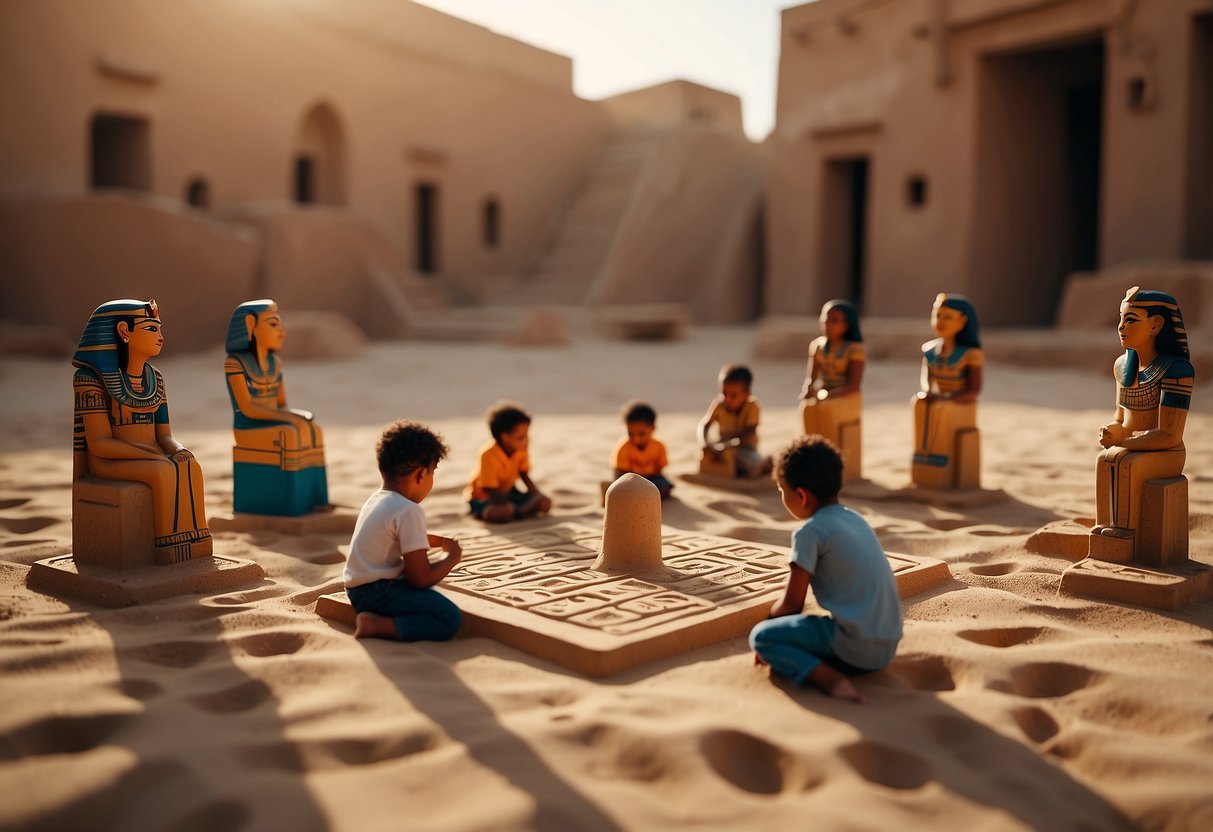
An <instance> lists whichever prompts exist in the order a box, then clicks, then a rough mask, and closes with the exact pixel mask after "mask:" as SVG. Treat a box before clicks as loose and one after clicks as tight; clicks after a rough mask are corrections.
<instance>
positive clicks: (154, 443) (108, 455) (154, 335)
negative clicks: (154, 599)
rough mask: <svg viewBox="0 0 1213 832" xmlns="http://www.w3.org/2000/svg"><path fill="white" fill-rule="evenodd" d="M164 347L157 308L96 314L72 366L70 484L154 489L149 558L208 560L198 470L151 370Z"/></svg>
mask: <svg viewBox="0 0 1213 832" xmlns="http://www.w3.org/2000/svg"><path fill="white" fill-rule="evenodd" d="M163 346H164V328H163V325H162V324H161V322H160V313H159V309H158V308H157V306H156V301H154V300H147V301H143V300H112V301H109V302H108V303H103V304H101V305H100V306H98V307H97V309H96V311H94V312H93V314H92V317H90V318H89V320H88V324H86V325H85V327H84V333H83V334H82V335H81V336H80V345H79V346H78V347H76V354H75V355H74V356H73V358H72V364H74V365H75V366H76V367H77V368H78V369H77V370H76V374H75V378H74V379H73V381H72V384H73V387H74V388H75V398H76V402H75V425H74V434H75V436H74V454H73V467H74V472H73V481H74V483H79V482H80V481H81V480H82V479H84V478H86V477H91V478H96V479H101V480H120V481H128V482H141V483H144V484H145V485H147V486H148V487H149V488H150V489H151V497H152V499H151V507H152V512H151V513H152V529H153V535H154V539H153V541H152V545H153V548H152V557H153V560H154V561H155V562H156V563H159V564H170V563H176V562H179V561H186V560H190V559H191V558H200V557H208V556H210V555H211V552H212V541H211V535H210V532H209V531H208V530H207V525H206V512H205V510H204V508H203V482H202V469H201V468H199V466H198V462H197V461H196V460H195V459H194V455H193V454H192V453H190V452H189V450H187V449H186V448H185V447H184V446H182V444H181V443H180V442H178V441H177V440H176V439H174V438H173V434H172V429H171V425H170V423H169V414H168V394H167V392H166V391H165V387H164V377H163V376H162V375H161V374H160V371H159V370H157V369H156V368H155V367H153V366H152V365H151V364H149V363H148V359H150V358H152V357H153V356H156V355H159V354H160V350H161V348H162V347H163Z"/></svg>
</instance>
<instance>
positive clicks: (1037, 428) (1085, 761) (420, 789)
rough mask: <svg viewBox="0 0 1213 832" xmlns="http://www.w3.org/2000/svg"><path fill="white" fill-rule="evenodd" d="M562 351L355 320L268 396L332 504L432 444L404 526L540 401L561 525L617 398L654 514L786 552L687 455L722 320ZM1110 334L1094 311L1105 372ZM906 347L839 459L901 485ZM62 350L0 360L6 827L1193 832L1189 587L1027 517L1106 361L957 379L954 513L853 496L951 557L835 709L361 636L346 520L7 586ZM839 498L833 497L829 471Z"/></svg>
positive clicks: (661, 673) (1098, 393)
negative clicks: (504, 417) (184, 567)
mask: <svg viewBox="0 0 1213 832" xmlns="http://www.w3.org/2000/svg"><path fill="white" fill-rule="evenodd" d="M571 329H572V331H573V332H574V333H575V335H574V338H573V340H572V342H571V343H570V344H569V345H568V346H565V347H543V348H502V347H498V346H493V345H484V344H480V345H458V344H426V343H418V342H402V343H379V344H373V345H372V346H371V347H370V348H369V350H368V352H367V353H366V354H365V355H364V356H363V357H361V358H358V359H352V360H346V361H341V362H319V361H315V362H304V361H295V362H293V363H291V364H288V366H287V381H288V387H289V390H290V394H291V400H292V403H293V404H295V405H297V406H300V407H306V408H309V409H312V410H314V411H315V412H316V413H317V415H318V420H319V421H320V422H321V423H322V424H323V425H324V427H325V428H326V431H327V436H328V441H329V456H328V458H329V482H330V490H331V496H332V499H333V500H334V502H337V503H339V504H343V505H348V506H351V507H357V506H358V505H360V504H361V502H362V500H363V499H364V498H365V497H366V495H367V494H368V493H370V492H371V491H372V490H373V489H374V488H375V487H376V486H377V484H378V482H377V478H376V474H375V470H374V461H373V452H372V448H373V444H374V441H375V439H376V437H377V435H378V432H379V430H380V428H381V426H382V425H383V424H385V423H386V422H388V421H390V420H392V419H395V418H398V417H407V418H412V419H418V420H421V421H424V422H426V423H428V424H430V425H431V426H433V427H434V428H435V429H437V430H439V431H440V432H442V433H443V434H444V435H445V436H446V438H447V440H448V442H449V444H450V445H451V448H452V453H451V455H450V457H449V459H448V460H447V461H445V462H444V463H443V464H442V465H441V466H440V468H439V470H438V476H437V485H436V488H435V491H434V493H433V494H432V495H431V497H430V498H429V499H428V500H427V501H426V503H425V507H426V510H427V514H428V516H429V519H430V525H431V529H433V530H435V531H442V530H448V531H451V532H454V533H456V534H458V532H459V530H460V529H466V528H469V527H471V526H472V525H474V521H471V520H470V519H469V518H468V517H467V516H466V515H465V513H464V504H463V502H462V499H461V490H462V487H463V485H464V481H465V478H466V476H467V474H468V472H469V471H470V468H471V466H472V461H473V459H474V456H475V454H476V451H477V449H478V448H479V446H480V445H481V444H482V443H483V442H484V441H485V440H486V438H487V436H486V430H485V427H484V424H483V416H482V415H483V412H484V410H485V408H486V407H487V406H488V405H489V404H491V403H492V402H493V401H494V400H496V399H497V398H499V397H510V398H515V399H518V400H520V401H521V402H523V403H524V404H526V405H527V406H528V407H529V408H530V409H532V411H533V412H534V414H535V421H534V423H533V425H532V436H533V440H532V447H531V452H532V457H533V460H534V478H535V480H536V481H537V482H538V483H539V484H540V485H541V486H542V487H544V488H545V490H546V491H547V492H548V493H549V494H550V495H551V496H552V497H553V498H554V500H555V502H556V508H555V511H554V516H555V519H557V520H575V521H577V522H584V523H588V524H598V523H600V522H601V505H600V501H599V494H600V492H599V482H600V480H602V479H603V478H604V477H605V476H606V475H607V469H608V465H609V454H610V451H611V449H612V448H613V446H614V444H615V442H616V441H617V439H618V438H619V436H620V435H621V433H622V425H621V424H620V423H619V419H618V410H619V408H620V406H621V405H622V404H623V402H624V401H625V400H626V399H629V398H632V397H640V398H646V399H648V400H650V401H651V402H652V403H653V404H654V405H655V406H656V408H657V410H658V412H659V414H660V418H659V422H658V431H657V435H658V436H659V437H660V438H662V439H663V440H664V441H665V442H666V443H667V444H668V446H669V448H670V453H671V468H670V473H672V474H673V475H674V479H675V481H676V482H677V483H678V485H677V488H676V489H675V495H676V498H677V499H675V500H672V501H668V502H667V503H666V504H665V505H664V518H663V519H664V522H665V523H666V524H667V525H669V526H672V527H675V528H679V529H686V530H699V531H702V532H707V533H711V534H717V535H723V536H728V537H733V538H738V539H742V540H751V541H757V542H761V543H766V544H773V545H786V544H787V542H788V536H789V533H790V531H791V530H792V529H793V528H794V526H795V521H793V520H792V519H791V518H789V517H787V516H786V515H785V514H784V512H783V510H782V508H781V506H780V504H779V500H778V497H777V495H776V494H775V493H774V492H768V493H759V494H741V493H731V492H724V491H715V490H711V489H707V488H703V487H700V486H696V485H692V484H689V483H685V482H682V481H681V480H679V479H678V475H679V474H682V473H687V472H690V471H692V470H693V469H694V466H695V460H696V459H697V449H696V447H695V441H694V439H693V435H694V425H695V423H696V421H697V420H698V419H699V417H700V415H701V414H702V412H703V410H704V408H705V407H706V405H707V402H708V400H709V399H710V398H711V396H712V395H713V393H714V380H715V375H716V371H717V369H718V367H719V366H720V365H721V364H722V363H724V362H726V361H733V360H746V359H747V358H748V356H749V351H750V344H751V342H752V339H753V335H754V330H753V329H752V328H746V327H737V328H692V329H691V330H690V331H689V333H688V336H687V338H686V339H685V340H682V341H678V342H673V343H624V342H608V341H603V340H599V339H598V338H597V337H596V336H594V335H591V334H589V332H588V328H585V327H572V328H571ZM1115 355H1116V345H1115V341H1114V336H1113V337H1112V338H1110V344H1109V356H1108V362H1109V365H1110V363H1111V361H1112V359H1113V358H1114V357H1115ZM222 358H223V357H222V355H221V354H220V353H219V352H217V351H216V352H214V353H208V354H201V355H176V354H173V352H172V344H171V330H170V342H169V345H168V348H167V351H166V354H165V355H164V356H162V357H161V358H160V359H159V360H158V361H157V365H158V366H159V367H160V368H161V369H162V370H163V372H164V374H165V377H166V379H167V383H168V389H169V393H170V397H171V412H172V416H173V428H174V435H175V436H176V437H177V438H178V439H180V440H181V441H183V442H184V443H185V444H186V445H187V446H189V447H190V448H191V449H193V450H194V452H195V454H196V455H197V456H198V458H199V459H200V460H201V462H202V465H203V468H204V471H205V472H206V476H207V503H208V506H209V507H210V510H211V511H212V512H213V513H221V512H224V511H227V510H229V509H230V498H231V484H232V482H231V464H230V459H231V457H230V445H231V434H230V432H229V430H228V427H229V424H230V414H229V410H228V404H227V394H226V392H225V390H224V386H223V376H222V373H221V366H222ZM751 365H752V367H753V368H754V370H755V373H756V379H757V381H756V387H755V393H756V395H757V396H758V397H759V398H760V399H761V400H762V402H763V404H764V411H763V412H764V422H763V426H762V434H761V435H762V442H763V445H764V447H765V448H766V449H767V450H770V451H774V450H777V448H778V447H779V446H780V445H781V444H783V443H784V442H786V441H787V440H788V439H789V438H790V437H791V436H792V435H793V434H794V432H795V430H796V395H797V392H798V391H799V388H800V383H801V379H802V373H803V366H802V364H801V363H799V362H794V361H768V360H762V361H757V360H756V361H753V362H751ZM917 379H918V368H917V367H916V366H915V365H914V364H912V363H907V362H887V363H882V362H874V363H873V365H872V366H871V367H870V368H869V372H868V377H867V379H866V383H865V401H866V403H867V409H866V415H865V426H864V442H865V447H864V463H865V473H866V474H867V476H868V477H869V478H870V479H871V480H872V481H873V482H874V483H876V484H878V485H882V486H885V487H888V488H899V487H901V486H903V485H905V484H906V482H907V481H908V477H909V464H908V463H909V450H908V443H909V435H910V432H911V427H910V410H909V406H908V399H909V397H910V395H911V394H912V393H913V392H914V390H915V389H916V386H917ZM70 380H71V369H70V367H69V366H68V364H67V362H66V361H63V360H60V361H48V360H42V359H25V358H11V357H10V358H5V359H3V360H2V363H0V401H2V402H3V404H2V405H0V454H2V456H0V668H2V670H0V672H2V674H3V675H2V676H0V731H2V732H3V736H4V739H3V746H2V749H3V750H2V755H0V827H3V828H6V829H7V828H20V829H72V830H76V829H124V830H125V829H129V830H143V829H147V830H161V829H172V830H195V829H196V830H204V829H205V830H240V829H290V830H311V829H351V830H355V829H356V830H374V829H441V830H472V829H476V830H480V829H528V828H535V829H548V830H568V829H658V828H661V829H665V828H691V827H694V828H706V829H738V828H754V829H770V828H788V829H803V828H814V829H898V828H908V827H923V828H928V827H929V828H933V829H945V830H947V829H956V830H960V829H965V830H968V829H990V830H994V829H1078V830H1115V829H1131V828H1138V827H1141V828H1147V829H1176V830H1178V829H1188V830H1197V829H1213V786H1211V784H1213V697H1211V695H1210V690H1211V683H1213V633H1211V632H1210V630H1211V629H1213V603H1211V602H1204V603H1201V604H1197V605H1193V606H1190V607H1187V608H1185V609H1182V610H1179V611H1177V612H1169V613H1162V612H1156V611H1150V610H1146V609H1143V608H1138V607H1133V606H1127V605H1116V604H1108V603H1101V602H1097V601H1089V600H1083V599H1078V598H1073V597H1067V596H1061V595H1059V594H1058V585H1059V581H1060V575H1061V572H1062V570H1063V569H1064V568H1065V567H1066V566H1068V565H1069V562H1068V561H1066V560H1063V559H1061V558H1051V557H1046V556H1041V555H1034V554H1029V553H1028V551H1027V549H1026V548H1025V542H1026V540H1027V537H1028V535H1029V534H1031V533H1032V532H1034V531H1035V530H1037V529H1038V528H1040V527H1041V526H1043V525H1044V524H1045V523H1047V522H1050V521H1052V520H1057V519H1066V518H1073V517H1080V516H1090V515H1091V514H1092V513H1093V499H1094V483H1093V459H1094V456H1095V453H1096V451H1097V447H1096V445H1095V442H1094V437H1095V433H1096V430H1097V427H1098V426H1099V425H1100V424H1102V423H1103V420H1104V419H1105V418H1106V417H1107V416H1108V415H1109V413H1110V409H1111V402H1112V396H1113V391H1112V384H1111V380H1110V373H1096V372H1092V371H1091V370H1056V371H1042V370H1039V369H1032V370H1030V371H1029V370H1018V369H1015V368H1013V367H1010V366H1005V365H994V366H991V367H990V368H989V369H988V372H987V389H986V392H985V393H984V394H983V396H982V399H981V403H980V415H979V418H980V424H981V428H982V431H983V439H984V444H983V456H984V470H983V482H984V485H985V486H986V487H987V488H989V489H1001V490H1002V491H1003V492H1005V495H1006V498H1005V499H1002V500H998V501H994V502H991V503H989V504H987V505H978V506H973V507H969V508H937V507H933V506H931V505H929V504H923V503H919V502H908V501H896V500H893V501H889V500H879V501H867V500H863V499H854V500H850V501H849V504H850V505H852V507H854V508H856V509H857V510H859V511H860V512H862V513H863V514H864V515H865V516H866V517H867V518H868V520H869V522H870V523H871V524H872V525H873V527H874V528H875V529H876V531H877V533H878V535H879V536H880V539H881V541H882V542H883V544H884V545H885V547H886V548H887V549H889V550H891V551H900V552H906V553H909V554H918V555H928V556H931V557H936V558H941V559H943V560H945V561H947V562H948V564H949V565H950V568H951V571H952V575H953V580H952V581H951V582H950V583H948V584H946V585H944V586H942V587H939V588H937V589H935V590H932V591H930V592H928V593H925V594H923V595H919V596H916V597H914V598H912V599H909V601H908V602H907V603H906V605H905V617H906V634H905V639H904V641H903V643H902V645H901V648H900V650H899V652H898V657H897V659H896V661H895V662H894V664H893V665H892V667H890V668H889V669H887V670H885V671H882V672H880V673H875V674H871V675H868V676H865V677H861V678H859V679H858V680H857V685H858V687H859V689H860V690H861V691H862V693H863V694H864V696H865V697H866V698H867V704H866V705H862V706H858V705H853V704H849V703H844V702H838V701H834V700H830V699H827V698H826V697H824V696H823V695H821V694H820V693H818V692H816V691H814V690H810V689H798V688H794V687H791V686H789V685H788V684H787V683H785V682H782V681H779V680H778V679H775V680H772V679H771V678H770V677H769V675H768V673H767V672H766V671H765V670H763V669H758V668H756V667H755V666H754V664H753V661H752V657H751V654H750V653H749V651H748V650H747V647H746V644H745V641H744V639H742V638H737V639H734V640H731V641H728V642H724V643H721V644H718V645H715V646H711V647H707V648H703V649H699V650H695V651H692V652H688V653H686V654H685V655H681V656H677V657H675V658H671V659H668V660H665V661H662V662H659V663H656V664H650V665H644V666H641V667H638V668H635V669H633V670H630V671H627V672H625V673H623V674H621V675H619V676H616V677H611V678H608V679H603V680H590V679H586V678H583V677H580V676H578V675H576V674H572V673H570V672H568V671H565V670H562V669H561V668H559V667H557V666H554V665H551V664H548V663H545V662H543V661H540V660H538V659H534V658H532V657H530V656H528V655H526V654H524V653H521V652H518V651H516V650H513V649H511V648H508V647H504V646H502V645H500V644H498V643H496V642H494V641H491V640H488V639H481V638H471V639H457V640H456V641H454V642H451V643H447V644H418V645H404V644H399V643H392V642H385V641H357V640H355V639H354V638H353V637H352V635H351V633H350V631H349V630H348V629H346V628H344V627H342V626H340V625H336V624H332V623H330V622H328V621H325V620H322V619H319V618H317V617H316V616H315V615H314V614H313V613H312V611H311V607H312V604H313V603H314V601H315V599H316V598H317V596H319V595H321V594H323V593H326V592H331V591H334V590H336V589H339V588H340V576H341V563H342V552H341V547H343V546H344V545H345V544H346V543H347V542H348V541H347V540H346V539H345V538H344V537H343V536H341V535H322V536H314V537H292V536H288V535H283V534H278V533H274V532H249V533H220V534H217V535H216V545H215V548H216V552H217V553H223V554H228V555H232V556H236V557H245V558H251V559H254V560H256V561H257V562H259V563H260V564H261V565H262V566H263V567H264V568H265V571H266V573H267V578H266V580H265V581H264V582H262V583H260V584H259V585H256V586H254V587H252V588H250V589H248V590H244V591H237V592H228V593H223V594H217V595H213V596H188V597H179V598H172V599H168V600H164V601H160V602H156V603H151V604H147V605H144V606H140V607H132V608H127V609H120V610H109V609H102V608H97V607H93V606H90V605H88V604H85V603H82V602H77V601H72V600H61V599H56V598H52V597H49V596H45V595H42V594H39V593H37V592H34V591H31V590H29V589H28V588H27V587H26V585H25V579H26V575H27V574H28V571H29V564H30V563H32V562H33V561H34V560H36V559H37V558H40V557H45V556H47V555H50V554H56V553H60V552H64V551H67V550H68V549H69V544H70V540H71V522H70V520H71V507H70V499H69V498H70V473H71V454H70V446H71V404H72V402H71V387H70ZM1210 405H1213V397H1211V396H1210V394H1209V392H1208V386H1207V385H1206V386H1205V387H1203V388H1200V389H1198V393H1197V396H1196V399H1195V402H1194V407H1193V412H1192V415H1191V416H1190V417H1189V420H1188V426H1187V434H1186V435H1187V445H1188V466H1187V473H1188V476H1189V479H1190V481H1191V526H1192V550H1193V553H1194V555H1195V556H1196V557H1197V558H1199V559H1202V560H1205V561H1210V560H1213V554H1211V553H1213V485H1211V483H1213V415H1210V414H1211V413H1213V407H1211V406H1210ZM844 501H845V494H844Z"/></svg>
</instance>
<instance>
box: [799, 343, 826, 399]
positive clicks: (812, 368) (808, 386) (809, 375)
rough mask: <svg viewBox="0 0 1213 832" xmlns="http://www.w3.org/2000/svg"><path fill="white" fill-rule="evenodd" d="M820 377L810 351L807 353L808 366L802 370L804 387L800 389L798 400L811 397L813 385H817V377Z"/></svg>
mask: <svg viewBox="0 0 1213 832" xmlns="http://www.w3.org/2000/svg"><path fill="white" fill-rule="evenodd" d="M820 375H821V370H819V369H818V367H817V362H816V361H815V360H814V356H813V352H812V350H810V351H809V366H807V367H805V370H804V386H803V387H801V388H800V398H802V399H807V398H808V397H809V396H811V395H813V389H814V385H815V384H816V383H817V378H818V376H820Z"/></svg>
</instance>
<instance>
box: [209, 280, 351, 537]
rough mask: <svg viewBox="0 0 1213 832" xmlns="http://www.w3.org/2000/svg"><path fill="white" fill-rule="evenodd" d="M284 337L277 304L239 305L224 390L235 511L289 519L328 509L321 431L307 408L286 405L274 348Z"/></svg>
mask: <svg viewBox="0 0 1213 832" xmlns="http://www.w3.org/2000/svg"><path fill="white" fill-rule="evenodd" d="M285 337H286V330H285V329H284V328H283V325H282V315H281V313H280V312H279V311H278V304H276V303H274V301H272V300H270V299H268V298H265V299H262V300H251V301H247V302H245V303H242V304H240V305H239V306H237V307H236V309H235V311H234V312H232V318H231V322H230V324H229V326H228V332H227V353H228V356H227V360H226V361H225V362H224V364H223V372H224V374H225V375H226V376H227V386H228V395H229V398H230V400H231V404H232V412H233V425H232V429H233V432H234V433H235V439H236V444H235V447H234V448H233V449H232V473H233V483H232V503H233V508H234V509H235V510H236V511H238V512H248V513H251V514H267V515H281V516H287V517H295V516H298V515H301V514H306V513H307V512H309V511H313V510H316V509H328V508H331V506H329V502H328V483H327V477H326V473H325V463H324V433H323V431H321V429H320V426H319V425H317V424H316V422H315V420H314V418H313V416H312V414H311V413H310V412H309V411H306V410H299V409H296V408H292V407H288V406H287V400H286V385H285V382H284V381H283V376H282V362H281V360H280V359H279V358H278V355H277V352H278V350H279V348H280V347H281V346H282V343H283V340H284V339H285Z"/></svg>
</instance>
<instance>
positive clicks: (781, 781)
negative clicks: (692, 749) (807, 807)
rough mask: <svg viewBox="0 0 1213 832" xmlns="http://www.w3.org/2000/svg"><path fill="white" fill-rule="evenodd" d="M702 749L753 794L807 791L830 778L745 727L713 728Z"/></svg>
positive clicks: (702, 740)
mask: <svg viewBox="0 0 1213 832" xmlns="http://www.w3.org/2000/svg"><path fill="white" fill-rule="evenodd" d="M699 750H700V752H701V753H702V754H703V758H704V760H706V761H707V764H708V765H709V766H711V768H712V771H714V772H716V774H717V775H719V776H720V777H721V778H722V779H724V780H726V781H728V782H729V783H731V784H732V785H734V786H736V787H737V788H739V789H741V790H742V791H746V792H749V793H751V794H765V795H772V794H781V793H784V792H790V791H792V792H805V791H809V790H810V789H814V788H816V787H817V786H820V785H821V784H822V783H824V782H825V779H826V778H825V772H824V770H823V768H822V767H820V766H814V765H812V764H810V762H809V761H808V760H804V759H802V758H799V757H796V756H795V755H793V754H790V753H789V752H787V751H786V750H784V749H782V748H780V747H779V746H777V745H772V744H771V743H769V742H767V741H766V740H764V739H762V738H760V737H755V736H753V735H752V734H747V733H744V732H742V731H710V732H708V733H707V734H704V735H703V737H701V738H700V740H699Z"/></svg>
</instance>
